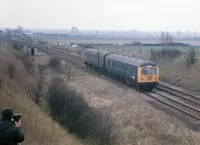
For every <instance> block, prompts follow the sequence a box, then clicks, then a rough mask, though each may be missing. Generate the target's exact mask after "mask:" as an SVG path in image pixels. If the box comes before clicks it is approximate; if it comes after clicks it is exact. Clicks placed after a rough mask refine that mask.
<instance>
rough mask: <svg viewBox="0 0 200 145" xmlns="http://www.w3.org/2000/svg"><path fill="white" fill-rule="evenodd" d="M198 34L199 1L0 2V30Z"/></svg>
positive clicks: (38, 0) (6, 0) (199, 28)
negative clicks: (73, 29) (143, 31)
mask: <svg viewBox="0 0 200 145" xmlns="http://www.w3.org/2000/svg"><path fill="white" fill-rule="evenodd" d="M17 25H22V26H24V27H28V28H71V27H72V26H77V27H78V28H79V29H92V30H94V29H99V30H102V29H104V30H108V29H111V30H130V29H134V28H135V29H137V30H170V31H175V30H181V31H187V30H190V31H199V32H200V2H199V0H0V27H16V26H17Z"/></svg>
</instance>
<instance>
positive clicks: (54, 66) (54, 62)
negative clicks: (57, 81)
mask: <svg viewBox="0 0 200 145" xmlns="http://www.w3.org/2000/svg"><path fill="white" fill-rule="evenodd" d="M60 65H61V61H60V59H59V58H58V57H52V58H51V59H50V60H49V66H50V67H51V68H52V69H55V70H58V69H60Z"/></svg>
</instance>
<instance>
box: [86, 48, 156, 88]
mask: <svg viewBox="0 0 200 145" xmlns="http://www.w3.org/2000/svg"><path fill="white" fill-rule="evenodd" d="M83 57H84V63H85V65H86V66H87V67H90V68H94V69H98V70H100V71H103V72H105V73H106V74H107V75H108V76H112V77H115V78H117V79H120V80H122V81H124V82H126V84H128V85H132V86H135V87H136V88H139V89H142V90H152V89H153V88H155V87H157V85H158V81H159V66H158V65H157V64H155V63H153V62H150V61H146V60H141V59H136V58H134V57H129V56H125V55H121V54H117V53H109V52H106V51H100V50H99V51H98V50H96V49H85V50H84V53H83Z"/></svg>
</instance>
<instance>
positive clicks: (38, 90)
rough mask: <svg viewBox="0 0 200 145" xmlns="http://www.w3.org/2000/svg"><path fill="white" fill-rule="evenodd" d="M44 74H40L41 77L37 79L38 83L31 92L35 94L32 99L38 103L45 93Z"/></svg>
mask: <svg viewBox="0 0 200 145" xmlns="http://www.w3.org/2000/svg"><path fill="white" fill-rule="evenodd" d="M43 83H44V76H43V75H40V77H39V79H38V80H37V81H36V83H35V84H34V85H33V86H32V89H31V92H32V94H33V96H32V99H33V101H34V102H35V103H36V104H39V103H40V101H41V99H42V98H43V96H44V95H45V93H44V84H43Z"/></svg>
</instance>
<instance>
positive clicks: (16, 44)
mask: <svg viewBox="0 0 200 145" xmlns="http://www.w3.org/2000/svg"><path fill="white" fill-rule="evenodd" d="M12 47H13V48H14V49H15V50H18V51H20V50H22V48H23V47H24V44H23V43H21V42H18V41H13V42H12Z"/></svg>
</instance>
